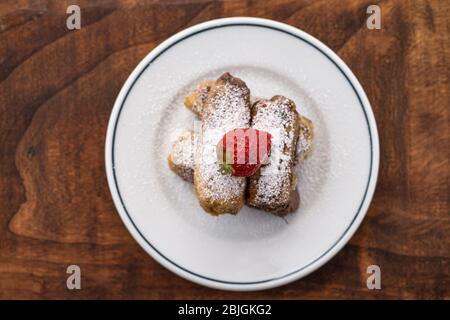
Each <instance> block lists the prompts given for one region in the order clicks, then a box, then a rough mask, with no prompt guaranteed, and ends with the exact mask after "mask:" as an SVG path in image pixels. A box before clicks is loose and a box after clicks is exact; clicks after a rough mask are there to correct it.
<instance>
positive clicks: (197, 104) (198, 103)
mask: <svg viewBox="0 0 450 320" xmlns="http://www.w3.org/2000/svg"><path fill="white" fill-rule="evenodd" d="M215 82H216V81H215V80H203V81H202V82H200V83H199V84H198V86H197V88H195V90H194V91H193V92H192V93H190V94H189V95H188V96H187V97H186V98H184V106H185V107H186V108H188V109H189V110H191V111H192V112H194V113H195V114H196V115H198V116H200V115H201V113H202V110H203V104H204V103H205V100H206V98H207V97H208V93H209V91H210V90H211V87H212V86H214V84H215Z"/></svg>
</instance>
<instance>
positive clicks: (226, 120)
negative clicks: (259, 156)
mask: <svg viewBox="0 0 450 320" xmlns="http://www.w3.org/2000/svg"><path fill="white" fill-rule="evenodd" d="M201 120H202V125H201V136H200V137H199V140H198V147H197V151H196V155H195V166H194V186H195V192H196V195H197V198H198V200H199V202H200V205H201V206H202V208H203V209H204V210H205V211H207V212H209V213H210V214H212V215H219V214H223V213H231V214H236V213H238V212H239V210H240V209H241V207H242V206H243V205H244V201H245V189H246V184H247V181H246V178H245V177H236V176H232V175H224V174H221V173H220V165H219V163H218V161H217V153H216V144H217V143H218V141H219V140H220V139H221V137H222V136H223V134H224V133H226V132H228V131H230V130H232V129H234V128H248V127H249V125H250V90H249V89H248V87H247V85H246V84H245V82H244V81H242V80H241V79H239V78H236V77H233V76H232V75H230V74H229V73H225V74H223V75H222V76H221V77H220V78H219V79H217V81H216V82H215V83H214V84H213V85H212V86H211V88H210V89H209V92H208V94H207V96H206V99H205V100H204V103H203V105H202V110H201Z"/></svg>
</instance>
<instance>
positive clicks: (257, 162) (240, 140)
mask: <svg viewBox="0 0 450 320" xmlns="http://www.w3.org/2000/svg"><path fill="white" fill-rule="evenodd" d="M271 142H272V135H271V134H270V133H268V132H265V131H261V130H256V129H252V128H246V129H233V130H231V131H229V132H227V133H226V134H225V135H224V136H223V137H222V139H220V141H219V142H218V143H217V146H216V150H217V158H218V160H219V164H220V167H221V170H220V172H221V173H222V174H231V175H233V176H237V177H249V176H251V175H253V174H254V173H255V172H256V171H257V170H258V169H259V168H260V167H261V165H262V164H263V163H264V162H265V161H266V159H267V157H268V156H269V154H270V148H271Z"/></svg>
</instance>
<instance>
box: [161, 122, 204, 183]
mask: <svg viewBox="0 0 450 320" xmlns="http://www.w3.org/2000/svg"><path fill="white" fill-rule="evenodd" d="M196 146H197V134H195V133H194V131H193V130H184V131H183V132H182V133H181V135H180V136H178V138H177V140H176V141H175V142H174V144H173V146H172V150H171V151H170V154H169V156H168V157H167V162H168V163H169V168H170V169H171V170H172V171H173V172H175V173H176V174H177V175H179V176H180V177H181V178H183V179H184V180H186V181H189V182H194V157H195V148H196Z"/></svg>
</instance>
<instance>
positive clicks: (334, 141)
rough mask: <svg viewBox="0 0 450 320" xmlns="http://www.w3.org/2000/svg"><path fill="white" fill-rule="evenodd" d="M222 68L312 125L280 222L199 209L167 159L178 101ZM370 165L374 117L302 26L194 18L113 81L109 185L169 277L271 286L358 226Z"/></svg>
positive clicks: (313, 264)
mask: <svg viewBox="0 0 450 320" xmlns="http://www.w3.org/2000/svg"><path fill="white" fill-rule="evenodd" d="M225 71H229V72H230V73H231V74H233V75H234V76H237V77H239V78H241V79H243V80H244V81H245V82H246V83H247V85H248V87H249V88H250V90H251V94H252V95H253V96H258V97H269V98H270V97H271V96H273V95H275V94H282V95H285V96H287V97H289V98H291V99H292V100H294V101H295V103H296V105H297V109H298V111H299V113H300V114H302V115H305V116H307V117H308V118H310V119H311V120H312V121H313V123H314V126H315V137H314V141H313V144H314V147H313V152H312V154H311V156H310V158H309V159H307V160H306V161H305V162H304V163H303V164H301V165H300V166H299V167H298V168H297V172H298V176H299V191H300V197H301V204H300V207H299V209H298V210H297V212H295V213H294V214H290V215H288V216H287V217H286V218H285V219H283V218H280V217H276V216H274V215H271V214H268V213H266V212H262V211H259V210H256V209H251V208H248V207H244V208H243V209H242V210H241V212H240V213H239V214H238V215H236V216H232V215H222V216H219V217H213V216H210V215H208V214H207V213H205V212H204V211H203V210H202V209H201V207H200V205H199V204H198V201H197V199H196V198H195V194H194V191H193V186H192V185H191V184H189V183H187V182H185V181H183V180H181V179H180V178H179V177H177V176H176V175H175V174H174V173H173V172H171V171H170V170H169V168H168V165H167V155H168V153H169V151H170V148H171V145H172V143H173V141H174V140H175V139H176V137H177V136H178V134H179V133H180V132H182V131H183V130H184V129H185V128H191V127H192V126H193V123H194V121H195V116H194V115H193V114H192V113H191V112H190V111H189V110H187V109H186V108H184V107H183V98H184V97H185V96H186V95H187V94H188V93H189V92H190V91H191V90H193V89H194V88H195V86H196V85H197V84H198V83H199V81H201V80H203V79H215V78H218V77H219V76H220V75H221V74H222V73H223V72H225ZM378 164H379V146H378V134H377V129H376V123H375V119H374V116H373V113H372V110H371V107H370V104H369V101H368V99H367V97H366V95H365V93H364V91H363V89H362V88H361V85H360V84H359V82H358V81H357V79H356V78H355V76H354V75H353V73H352V72H351V71H350V69H349V68H348V67H347V66H346V65H345V63H344V62H343V61H342V60H341V59H340V58H339V57H338V56H337V55H336V54H334V53H333V52H332V51H331V50H330V49H329V48H328V47H326V46H325V45H324V44H323V43H321V42H320V41H319V40H317V39H315V38H313V37H312V36H310V35H308V34H306V33H305V32H303V31H300V30H298V29H296V28H293V27H291V26H288V25H285V24H282V23H278V22H275V21H270V20H264V19H256V18H227V19H220V20H213V21H209V22H206V23H202V24H199V25H196V26H193V27H191V28H188V29H186V30H184V31H182V32H179V33H177V34H176V35H174V36H172V37H171V38H169V39H168V40H166V41H164V42H163V43H162V44H161V45H159V46H158V47H157V48H155V49H154V50H153V51H152V52H151V53H150V54H149V55H147V56H146V57H145V59H144V60H143V61H142V62H141V63H140V64H139V65H138V66H137V68H136V69H135V70H134V71H133V73H132V74H131V75H130V77H129V78H128V80H127V81H126V83H125V85H124V86H123V88H122V90H121V92H120V94H119V96H118V98H117V101H116V103H115V105H114V109H113V111H112V114H111V118H110V121H109V126H108V132H107V139H106V171H107V176H108V182H109V187H110V189H111V193H112V197H113V199H114V202H115V205H116V207H117V210H118V212H119V214H120V216H121V218H122V220H123V222H124V223H125V225H126V227H127V228H128V230H129V231H130V233H131V234H132V235H133V237H134V238H135V239H136V241H137V242H139V244H140V245H141V246H142V247H143V248H144V249H145V250H146V251H147V252H148V253H149V254H150V255H151V256H152V257H153V258H154V259H156V260H157V261H158V262H159V263H161V264H162V265H163V266H165V267H166V268H168V269H169V270H171V271H173V272H175V273H176V274H178V275H180V276H182V277H184V278H186V279H188V280H191V281H194V282H196V283H199V284H202V285H205V286H209V287H214V288H221V289H227V290H258V289H266V288H272V287H276V286H280V285H283V284H286V283H288V282H291V281H293V280H296V279H299V278H301V277H303V276H305V275H307V274H309V273H311V272H312V271H314V270H316V269H317V268H319V267H320V266H321V265H323V264H324V263H325V262H327V261H328V260H329V259H330V258H331V257H332V256H334V255H335V254H336V253H337V252H338V251H339V250H340V249H341V248H342V247H343V246H344V245H345V243H346V242H347V241H348V240H349V239H350V237H351V236H352V235H353V234H354V232H355V231H356V229H357V228H358V226H359V224H360V223H361V221H362V219H363V217H364V215H365V213H366V211H367V208H368V206H369V204H370V201H371V198H372V195H373V192H374V189H375V184H376V179H377V174H378Z"/></svg>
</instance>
